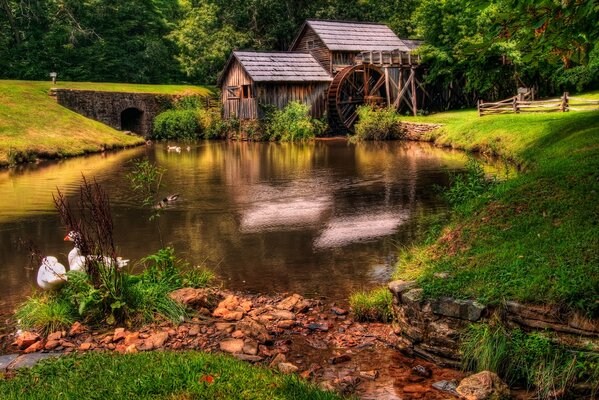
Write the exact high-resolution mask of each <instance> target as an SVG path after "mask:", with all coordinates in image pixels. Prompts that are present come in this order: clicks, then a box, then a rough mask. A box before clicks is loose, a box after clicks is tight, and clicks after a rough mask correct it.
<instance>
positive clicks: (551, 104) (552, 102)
mask: <svg viewBox="0 0 599 400" xmlns="http://www.w3.org/2000/svg"><path fill="white" fill-rule="evenodd" d="M590 110H599V100H590V99H584V98H581V97H570V96H569V94H568V92H565V93H564V95H563V96H562V97H560V98H557V99H548V100H520V98H519V97H518V96H514V97H510V98H509V99H505V100H501V101H497V102H494V103H491V102H488V103H485V102H483V101H482V100H479V101H478V115H479V116H480V117H482V116H484V115H489V114H511V113H516V114H517V113H522V112H556V111H560V112H567V111H590Z"/></svg>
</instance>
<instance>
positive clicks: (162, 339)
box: [146, 332, 168, 349]
mask: <svg viewBox="0 0 599 400" xmlns="http://www.w3.org/2000/svg"><path fill="white" fill-rule="evenodd" d="M146 340H147V341H149V342H150V343H152V347H153V348H155V349H158V348H161V347H163V346H164V344H165V343H166V341H167V340H168V333H167V332H158V333H155V334H153V335H152V336H150V337H149V338H148V339H146Z"/></svg>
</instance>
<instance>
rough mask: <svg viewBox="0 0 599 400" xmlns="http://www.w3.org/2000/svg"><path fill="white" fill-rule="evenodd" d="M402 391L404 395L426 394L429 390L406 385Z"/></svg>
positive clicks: (424, 387) (419, 386)
mask: <svg viewBox="0 0 599 400" xmlns="http://www.w3.org/2000/svg"><path fill="white" fill-rule="evenodd" d="M402 390H403V391H404V393H426V392H428V390H429V389H428V388H427V387H426V386H422V385H406V386H404V387H403V388H402Z"/></svg>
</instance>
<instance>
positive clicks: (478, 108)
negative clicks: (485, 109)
mask: <svg viewBox="0 0 599 400" xmlns="http://www.w3.org/2000/svg"><path fill="white" fill-rule="evenodd" d="M482 103H483V101H482V99H478V103H477V104H476V109H477V110H478V116H479V117H482V116H483V115H482V113H481V111H480V105H481V104H482Z"/></svg>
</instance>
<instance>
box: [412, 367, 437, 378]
mask: <svg viewBox="0 0 599 400" xmlns="http://www.w3.org/2000/svg"><path fill="white" fill-rule="evenodd" d="M412 372H413V373H415V374H416V375H418V376H422V377H424V378H430V377H431V376H432V375H433V371H431V369H430V368H428V367H426V366H424V365H416V366H415V367H414V368H412Z"/></svg>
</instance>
